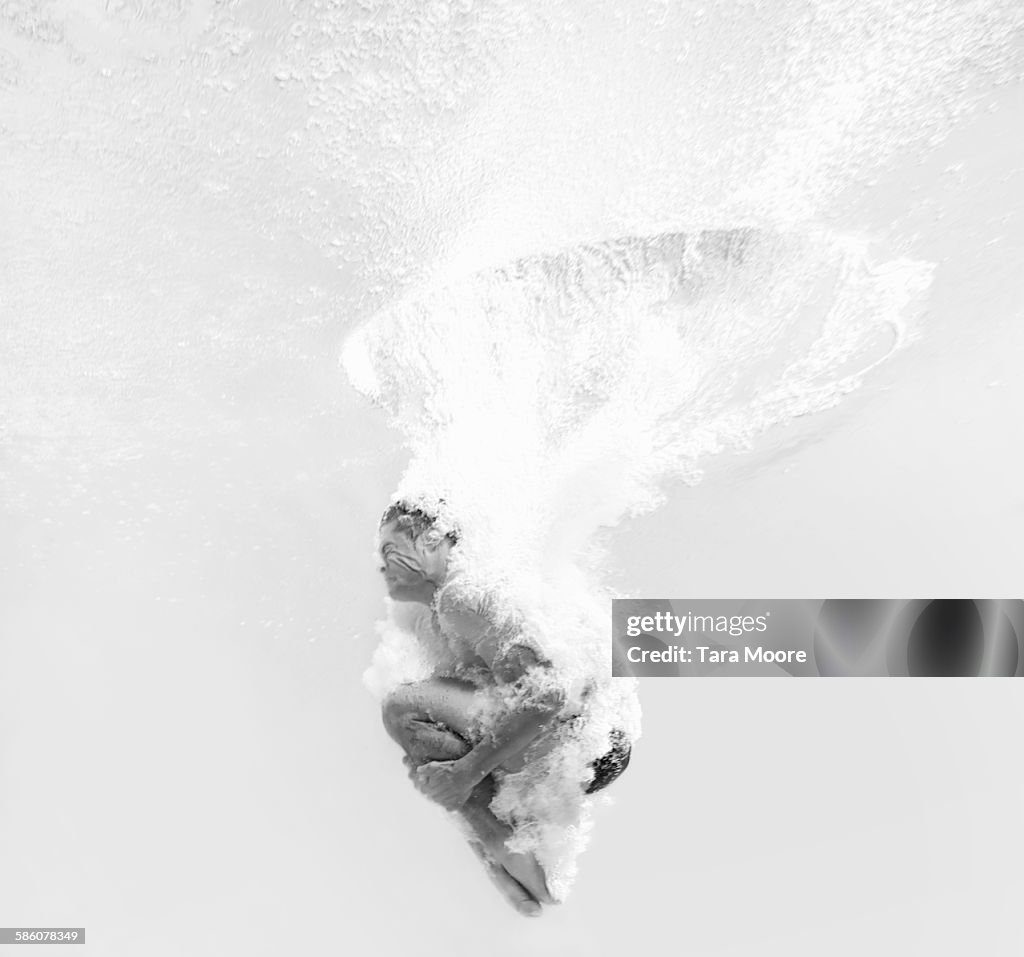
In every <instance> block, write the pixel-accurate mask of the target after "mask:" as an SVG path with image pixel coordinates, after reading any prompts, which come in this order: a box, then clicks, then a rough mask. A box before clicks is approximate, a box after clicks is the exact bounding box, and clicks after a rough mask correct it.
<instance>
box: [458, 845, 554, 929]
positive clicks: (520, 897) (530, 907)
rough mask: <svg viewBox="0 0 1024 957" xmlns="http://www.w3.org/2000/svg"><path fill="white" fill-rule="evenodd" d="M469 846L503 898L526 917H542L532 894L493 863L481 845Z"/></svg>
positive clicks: (539, 907)
mask: <svg viewBox="0 0 1024 957" xmlns="http://www.w3.org/2000/svg"><path fill="white" fill-rule="evenodd" d="M469 846H470V847H471V848H473V853H474V854H476V856H477V857H479V858H480V861H481V862H482V863H483V865H484V867H485V868H486V869H487V873H488V874H489V875H490V878H491V880H492V881H493V882H494V885H495V887H497V888H498V890H499V891H501V895H502V897H504V898H505V900H507V901H508V902H509V903H510V904H511V905H512V906H513V907H514V908H515V909H516V910H517V911H518V912H519V913H520V914H522V915H523V916H524V917H540V914H541V910H542V908H541V906H540V904H539V903H538V902H537V901H536V899H535V898H534V897H533V896H532V895H531V894H530V892H529V891H528V890H527V889H526V888H525V887H523V885H522V884H520V883H519V881H517V880H516V879H515V878H514V877H513V876H512V875H511V874H509V872H508V871H507V870H505V868H504V867H502V866H501V865H500V864H498V863H496V862H495V861H492V860H491V859H490V857H488V856H487V852H486V851H485V850H484V849H483V847H482V846H481V845H480V844H478V843H477V842H476V841H470V843H469Z"/></svg>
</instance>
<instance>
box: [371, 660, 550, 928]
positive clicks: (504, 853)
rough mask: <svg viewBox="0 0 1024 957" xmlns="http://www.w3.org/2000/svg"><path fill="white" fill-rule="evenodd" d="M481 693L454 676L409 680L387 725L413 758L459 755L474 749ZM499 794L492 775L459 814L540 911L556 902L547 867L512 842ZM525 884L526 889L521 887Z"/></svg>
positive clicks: (526, 908) (525, 906)
mask: <svg viewBox="0 0 1024 957" xmlns="http://www.w3.org/2000/svg"><path fill="white" fill-rule="evenodd" d="M478 694H479V692H478V691H477V689H476V688H475V687H474V686H473V685H471V684H468V683H467V682H463V681H458V680H457V679H452V678H435V679H431V680H430V681H423V682H418V683H416V684H409V685H403V686H402V687H400V688H398V689H397V690H396V691H395V692H393V693H392V694H391V695H390V696H389V697H388V698H387V699H386V700H385V702H384V708H383V717H384V726H385V728H386V729H387V731H388V734H389V735H391V737H392V738H393V739H394V740H395V741H396V742H397V743H398V744H399V745H400V746H401V747H402V749H403V750H404V751H405V753H406V755H407V764H409V765H410V766H412V767H419V766H420V765H422V764H426V763H427V762H429V761H455V760H457V759H458V758H461V757H462V756H463V755H464V754H466V753H468V752H469V751H470V750H471V749H472V744H471V742H472V740H473V736H474V734H475V729H474V728H473V712H474V709H475V707H476V705H477V703H478V699H477V695H478ZM493 798H494V779H493V778H492V777H491V776H490V775H488V777H486V778H485V779H484V780H483V781H482V782H481V783H480V784H479V785H478V786H477V787H476V788H475V789H474V791H473V793H472V794H471V795H470V797H469V800H468V801H467V802H466V803H465V804H464V805H463V806H462V807H461V808H460V809H459V814H460V815H461V816H462V818H463V820H465V821H466V823H467V824H468V825H469V827H470V828H471V829H472V831H473V833H474V834H475V835H476V836H477V838H478V839H479V841H480V842H481V844H483V846H484V848H485V849H486V851H487V852H488V853H489V855H490V857H491V858H492V859H493V860H492V863H493V864H494V865H495V866H496V870H494V869H492V874H491V876H492V877H493V878H494V879H495V883H497V884H498V885H499V888H500V889H501V890H502V892H503V893H504V894H505V896H506V897H508V898H509V899H510V901H511V902H512V903H513V906H515V907H516V909H517V910H519V911H520V912H521V913H534V912H536V911H539V906H538V904H537V902H538V901H541V902H544V903H550V902H551V896H550V893H549V892H548V889H547V884H546V883H545V880H544V872H543V870H542V869H541V867H540V865H539V864H538V863H537V860H536V858H535V857H534V856H533V855H532V854H514V853H511V852H510V851H509V850H508V849H507V848H506V846H505V842H506V840H507V839H508V838H509V837H510V836H511V835H512V829H511V828H510V827H509V826H508V825H507V824H504V823H503V822H501V821H499V820H498V818H496V817H495V816H494V814H493V813H492V812H491V810H490V803H491V801H492V800H493ZM513 885H514V886H513ZM515 888H518V889H519V891H516V890H515ZM523 889H525V892H526V893H525V894H524V893H520V892H522V891H523ZM510 895H511V896H510ZM524 897H525V898H528V899H524Z"/></svg>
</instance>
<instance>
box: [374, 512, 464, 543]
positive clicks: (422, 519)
mask: <svg viewBox="0 0 1024 957" xmlns="http://www.w3.org/2000/svg"><path fill="white" fill-rule="evenodd" d="M391 522H394V523H395V526H396V528H397V529H398V530H399V531H400V532H407V533H408V534H409V535H410V537H411V538H412V539H413V541H419V539H420V538H422V537H423V536H424V535H428V534H429V533H433V534H432V535H430V538H429V539H428V544H430V545H436V544H440V543H441V541H442V540H444V539H446V538H447V539H448V541H450V542H451V543H452V544H453V545H455V544H457V543H458V541H459V534H458V532H456V531H455V529H451V530H450V531H448V532H442V531H441V530H440V529H438V528H437V527H436V525H437V516H436V515H431V514H430V513H429V512H426V511H424V510H423V509H422V508H419V507H417V506H413V505H409V504H408V503H406V502H395V503H394V504H393V505H389V506H388V507H387V508H386V509H385V510H384V514H383V515H382V516H381V518H380V526H379V527H380V528H383V527H384V526H385V525H388V524H390V523H391Z"/></svg>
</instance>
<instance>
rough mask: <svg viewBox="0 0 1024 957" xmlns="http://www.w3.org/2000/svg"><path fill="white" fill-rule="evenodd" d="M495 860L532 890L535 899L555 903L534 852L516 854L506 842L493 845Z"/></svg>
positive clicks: (527, 888)
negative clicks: (508, 847) (496, 845)
mask: <svg viewBox="0 0 1024 957" xmlns="http://www.w3.org/2000/svg"><path fill="white" fill-rule="evenodd" d="M488 850H490V852H491V854H492V855H493V857H494V860H495V861H496V862H497V863H498V864H499V865H500V866H501V867H503V868H504V869H505V870H506V871H507V872H508V873H509V874H510V875H511V876H512V877H513V879H514V880H516V881H517V882H518V883H519V884H521V885H522V886H523V887H525V888H526V890H528V891H529V892H530V895H531V896H532V897H533V899H534V900H536V901H539V902H540V903H541V904H554V903H555V899H554V898H553V897H552V896H551V891H549V890H548V884H547V880H546V878H545V877H544V870H543V869H542V868H541V866H540V864H538V863H537V858H536V857H534V856H533V855H532V854H521V853H520V854H516V853H513V852H512V851H509V850H508V849H507V848H506V847H505V844H504V842H502V843H501V845H500V846H498V847H491V848H489V849H488Z"/></svg>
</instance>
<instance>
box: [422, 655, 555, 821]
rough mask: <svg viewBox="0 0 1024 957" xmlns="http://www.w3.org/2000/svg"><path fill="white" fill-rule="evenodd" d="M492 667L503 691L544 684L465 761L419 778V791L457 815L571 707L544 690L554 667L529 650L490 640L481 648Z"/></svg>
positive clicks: (441, 765) (428, 768) (426, 768)
mask: <svg viewBox="0 0 1024 957" xmlns="http://www.w3.org/2000/svg"><path fill="white" fill-rule="evenodd" d="M476 651H477V654H478V655H480V657H481V658H482V659H483V660H484V661H485V662H486V663H487V665H488V666H489V667H490V669H491V672H492V674H493V675H494V678H495V681H496V683H497V684H498V686H499V688H501V687H504V688H508V689H509V690H514V688H513V686H514V685H515V684H516V683H517V682H519V681H520V680H522V679H524V678H526V677H527V675H528V674H529V673H530V672H531V671H532V672H533V673H532V675H530V677H531V678H533V679H540V680H539V681H538V682H537V687H536V688H535V689H531V690H532V693H530V694H529V695H528V696H526V697H525V698H524V699H523V701H522V703H520V704H519V705H517V706H515V707H512V708H510V709H509V710H507V711H505V712H504V713H502V714H500V715H499V716H498V719H497V722H496V723H495V725H494V727H493V728H492V729H490V733H489V734H488V735H487V736H486V737H485V738H484V739H483V740H482V741H480V742H479V743H478V744H477V745H476V746H475V747H474V748H473V749H472V750H471V751H469V752H468V753H467V754H466V755H465V756H464V757H461V758H459V759H458V760H456V761H445V762H433V763H430V764H426V765H423V767H421V768H419V769H418V771H417V772H416V775H417V782H416V783H417V786H418V787H419V788H420V790H421V791H423V793H424V794H426V795H427V796H428V797H430V798H432V799H434V800H435V801H437V802H438V803H439V804H442V805H443V806H445V807H447V808H450V809H454V808H456V807H461V806H462V804H464V803H465V802H466V800H467V799H468V797H469V795H470V793H471V792H472V791H473V789H474V788H475V787H476V786H477V785H478V784H480V782H482V781H483V780H484V779H485V778H486V777H487V776H488V775H489V774H490V773H491V772H492V771H493V770H494V769H495V768H497V767H500V766H502V765H504V764H507V763H509V762H510V761H512V760H514V759H515V758H518V757H519V756H520V755H522V754H523V752H524V751H526V749H527V748H529V747H530V745H531V744H533V742H534V741H535V740H536V739H537V738H538V737H539V736H540V734H541V733H542V732H543V731H544V730H545V729H546V728H547V727H548V726H549V725H550V724H551V722H552V721H553V720H554V719H555V717H556V716H557V715H558V713H559V712H560V711H561V710H562V707H563V706H564V704H565V694H564V692H562V691H561V690H560V689H558V687H557V686H556V685H555V684H554V682H552V683H551V684H550V685H549V686H548V687H546V688H545V687H544V679H545V678H546V677H548V676H549V675H550V674H551V671H550V669H551V668H552V665H551V663H550V662H547V661H544V660H542V659H541V658H540V657H539V656H538V655H537V653H536V652H535V651H534V650H533V649H532V648H530V647H529V646H528V645H525V644H516V643H512V644H509V645H503V644H500V643H499V641H498V639H497V638H496V637H493V636H491V635H488V636H486V637H485V638H484V640H482V641H481V642H480V643H479V644H478V645H477V648H476Z"/></svg>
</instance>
